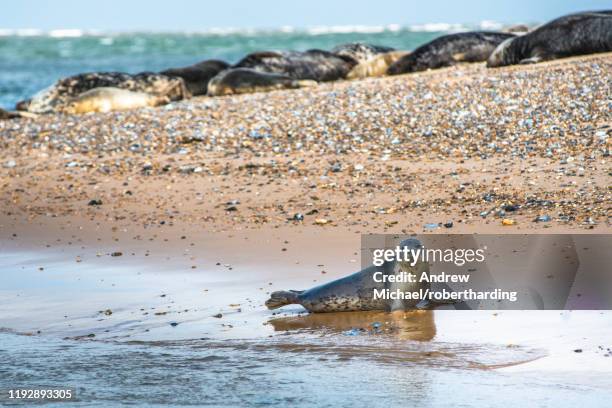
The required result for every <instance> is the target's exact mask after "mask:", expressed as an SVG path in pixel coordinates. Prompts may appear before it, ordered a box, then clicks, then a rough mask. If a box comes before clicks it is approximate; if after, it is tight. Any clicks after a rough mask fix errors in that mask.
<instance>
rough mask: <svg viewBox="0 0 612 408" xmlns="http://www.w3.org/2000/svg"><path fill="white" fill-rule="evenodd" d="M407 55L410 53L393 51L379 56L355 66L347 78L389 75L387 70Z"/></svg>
mask: <svg viewBox="0 0 612 408" xmlns="http://www.w3.org/2000/svg"><path fill="white" fill-rule="evenodd" d="M406 54H408V51H392V52H387V53H385V54H379V55H377V56H375V57H374V58H372V59H370V60H368V61H364V62H361V63H359V64H357V65H355V67H354V68H353V69H351V71H350V72H349V73H348V75H347V76H346V78H347V79H359V78H367V77H380V76H384V75H386V74H387V69H389V67H390V66H391V65H392V64H393V63H394V62H395V61H397V60H399V59H400V58H402V57H404V56H405V55H406Z"/></svg>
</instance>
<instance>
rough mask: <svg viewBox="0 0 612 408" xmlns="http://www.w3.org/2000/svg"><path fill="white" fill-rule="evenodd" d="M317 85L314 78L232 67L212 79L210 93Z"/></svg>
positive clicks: (241, 92) (218, 94)
mask: <svg viewBox="0 0 612 408" xmlns="http://www.w3.org/2000/svg"><path fill="white" fill-rule="evenodd" d="M316 85H317V82H316V81H312V80H305V79H293V78H291V77H289V76H287V75H279V74H273V73H268V72H260V71H256V70H254V69H250V68H232V69H228V70H225V71H222V72H221V73H219V74H218V75H217V76H215V77H214V78H213V79H211V80H210V82H209V83H208V95H210V96H222V95H235V94H243V93H254V92H267V91H273V90H276V89H294V88H302V87H307V86H316Z"/></svg>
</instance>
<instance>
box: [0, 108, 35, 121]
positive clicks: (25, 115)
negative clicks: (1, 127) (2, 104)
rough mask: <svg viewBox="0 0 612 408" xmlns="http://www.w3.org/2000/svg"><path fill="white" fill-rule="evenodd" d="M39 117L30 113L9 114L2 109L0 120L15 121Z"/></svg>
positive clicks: (0, 110)
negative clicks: (16, 119)
mask: <svg viewBox="0 0 612 408" xmlns="http://www.w3.org/2000/svg"><path fill="white" fill-rule="evenodd" d="M37 116H38V115H36V114H34V113H29V112H8V111H5V110H4V109H0V120H6V119H15V118H35V117H37Z"/></svg>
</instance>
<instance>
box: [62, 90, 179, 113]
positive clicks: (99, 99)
mask: <svg viewBox="0 0 612 408" xmlns="http://www.w3.org/2000/svg"><path fill="white" fill-rule="evenodd" d="M168 102H170V99H169V98H168V97H167V96H160V95H151V94H147V93H144V92H133V91H128V90H126V89H119V88H111V87H100V88H94V89H90V90H89V91H87V92H83V93H82V94H80V95H79V96H77V97H76V98H74V99H73V100H72V101H70V102H69V103H68V104H67V106H66V107H64V108H63V109H62V111H63V112H65V113H72V114H82V113H89V112H111V111H120V110H128V109H136V108H143V107H146V106H151V107H153V106H159V105H163V104H166V103H168Z"/></svg>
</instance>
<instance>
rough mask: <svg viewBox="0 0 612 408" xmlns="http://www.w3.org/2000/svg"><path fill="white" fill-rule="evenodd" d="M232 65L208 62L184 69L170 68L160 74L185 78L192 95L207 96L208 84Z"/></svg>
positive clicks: (218, 61) (213, 61) (214, 61)
mask: <svg viewBox="0 0 612 408" xmlns="http://www.w3.org/2000/svg"><path fill="white" fill-rule="evenodd" d="M229 67H230V64H228V63H227V62H225V61H220V60H206V61H202V62H198V63H197V64H194V65H190V66H188V67H183V68H170V69H166V70H164V71H161V72H160V74H162V75H166V76H169V77H172V78H176V77H178V78H183V80H184V81H185V85H186V86H187V89H188V90H189V92H191V94H192V95H194V96H196V95H206V92H207V89H208V82H209V81H210V80H211V79H213V78H214V77H215V75H217V74H218V73H219V72H221V71H223V70H224V69H228V68H229Z"/></svg>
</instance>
